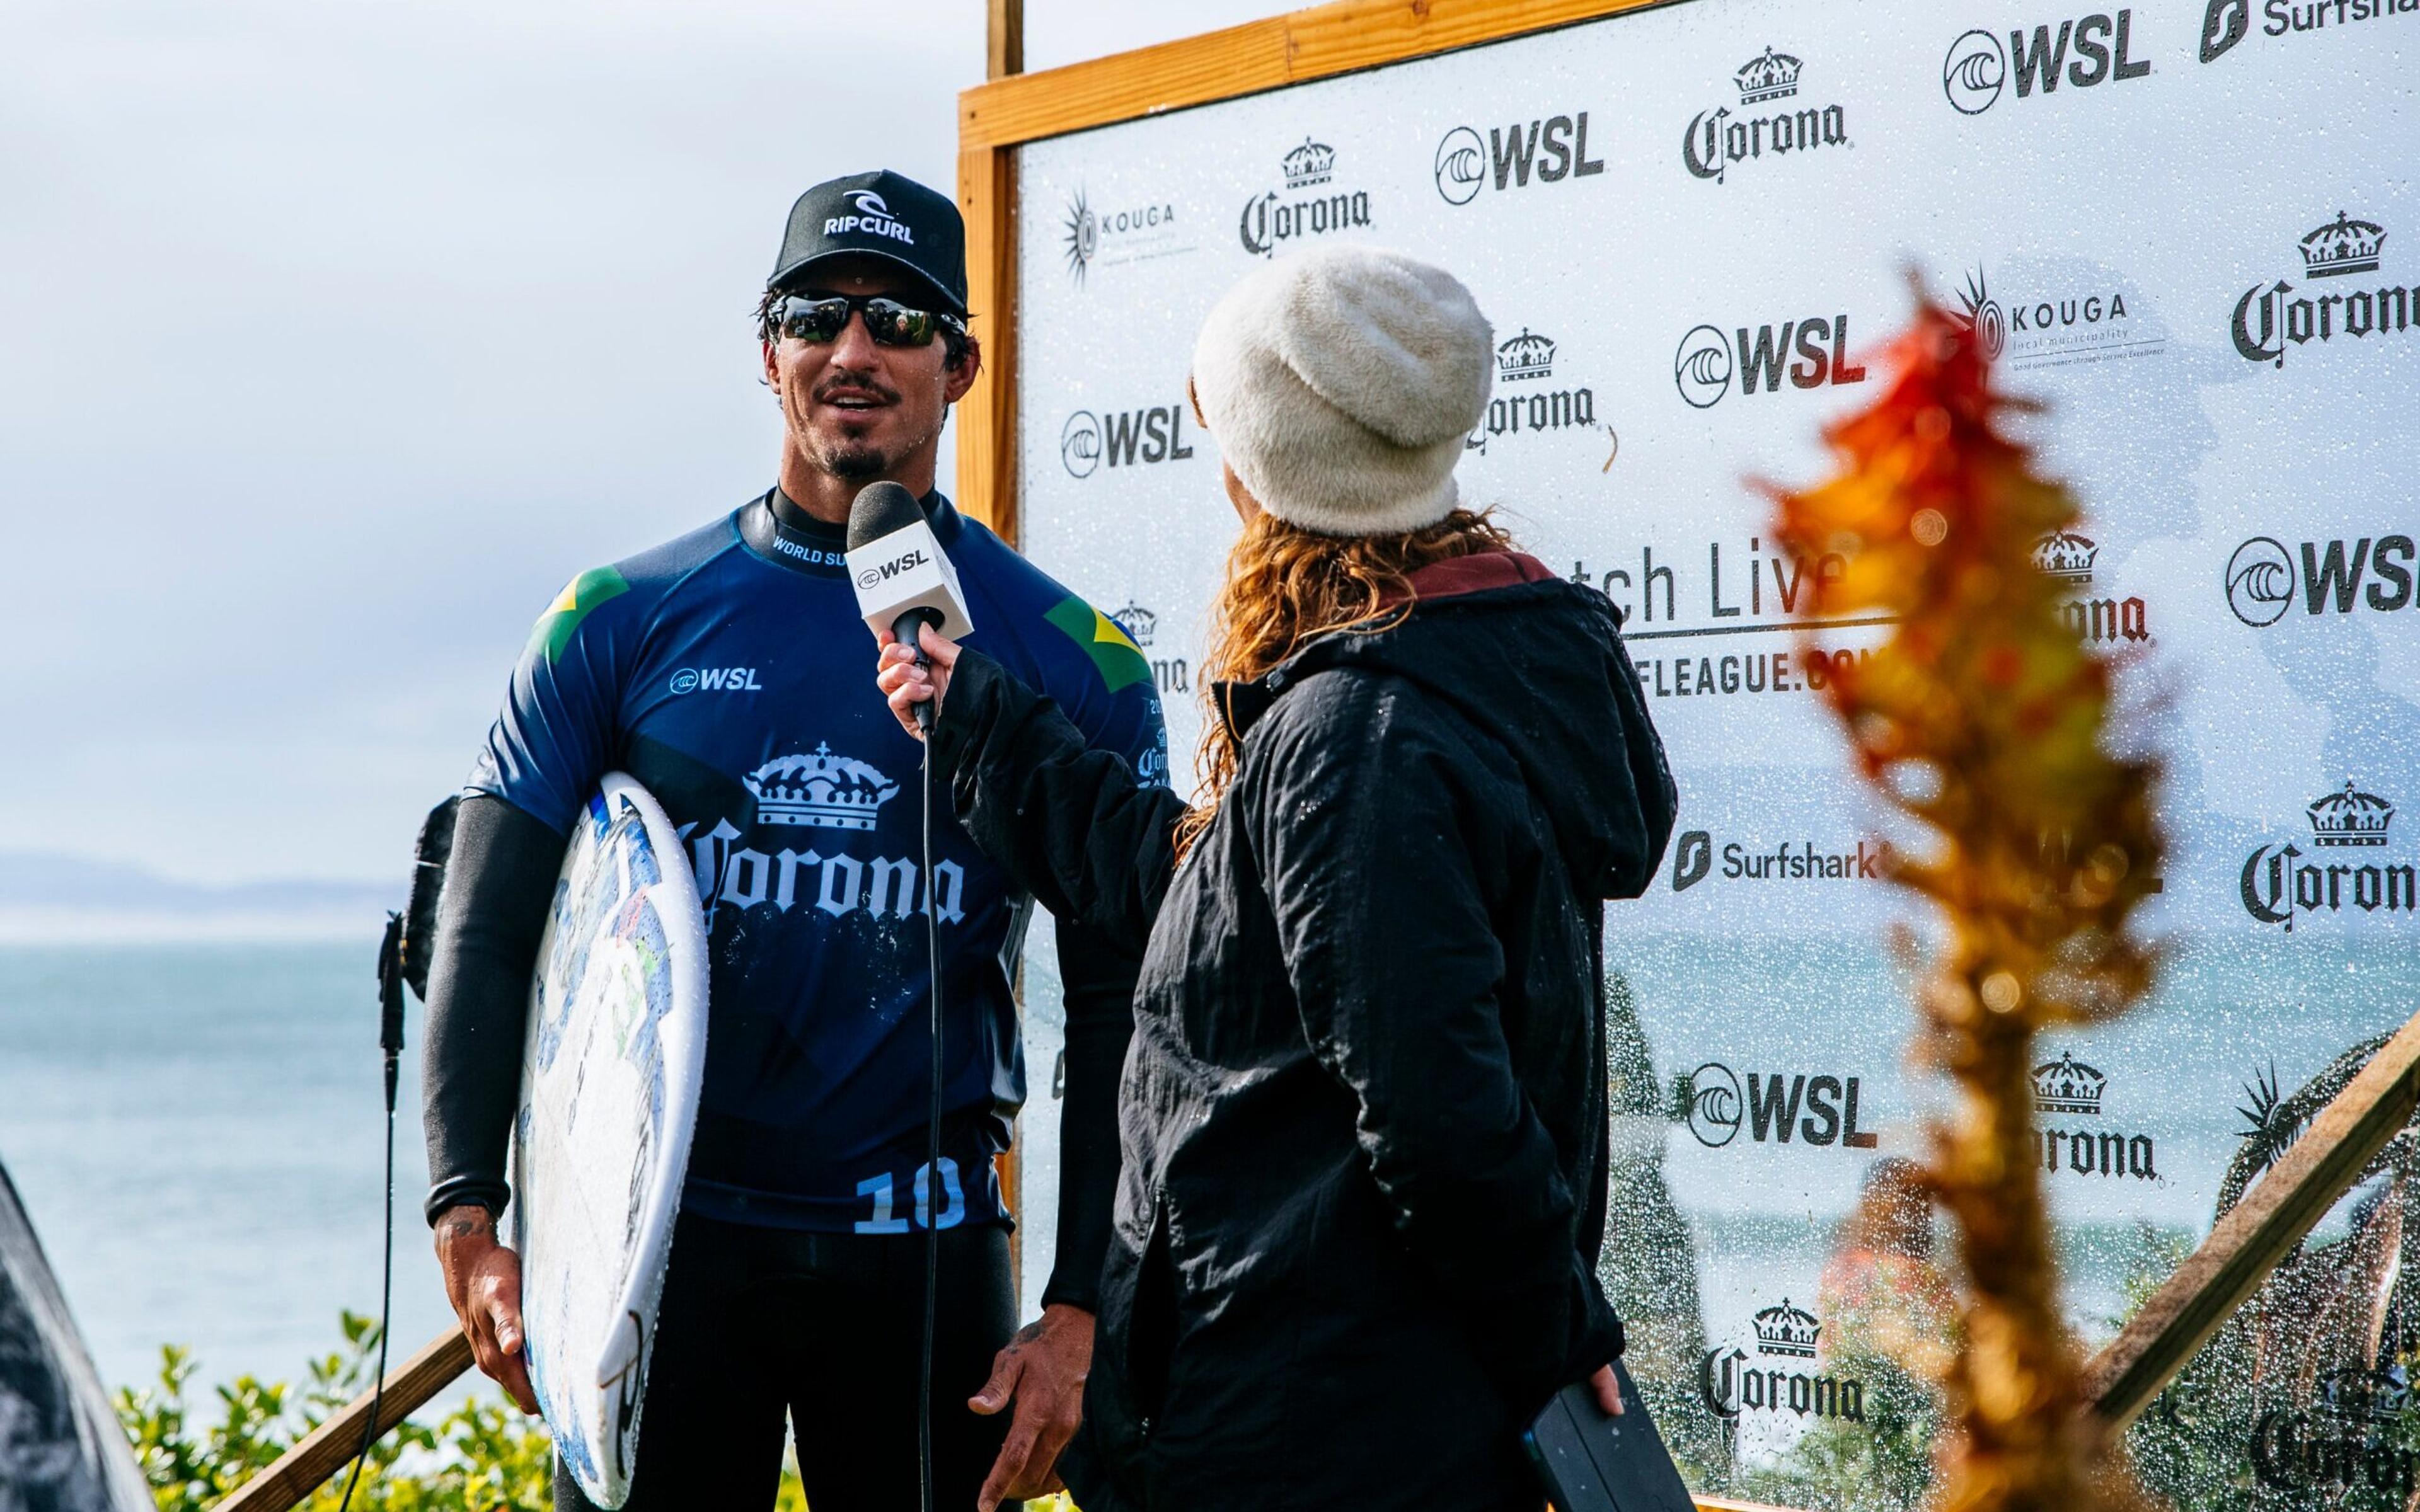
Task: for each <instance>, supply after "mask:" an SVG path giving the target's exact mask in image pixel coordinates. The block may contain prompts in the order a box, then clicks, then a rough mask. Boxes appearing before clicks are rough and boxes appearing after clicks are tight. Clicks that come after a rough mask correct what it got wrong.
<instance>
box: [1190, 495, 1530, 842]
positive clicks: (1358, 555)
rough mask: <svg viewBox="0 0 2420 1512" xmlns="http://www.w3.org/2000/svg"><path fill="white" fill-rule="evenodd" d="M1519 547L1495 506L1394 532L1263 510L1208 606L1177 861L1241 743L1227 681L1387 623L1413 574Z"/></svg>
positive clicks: (1223, 786) (1203, 825)
mask: <svg viewBox="0 0 2420 1512" xmlns="http://www.w3.org/2000/svg"><path fill="white" fill-rule="evenodd" d="M1512 548H1513V542H1512V534H1511V532H1508V531H1506V530H1505V529H1504V528H1503V527H1502V526H1500V525H1498V524H1497V523H1496V520H1495V517H1494V514H1493V512H1492V511H1473V510H1468V509H1457V510H1455V511H1454V512H1453V513H1451V514H1450V515H1448V516H1447V517H1445V518H1443V519H1441V520H1439V521H1437V522H1436V523H1435V524H1434V525H1431V526H1428V527H1426V528H1424V529H1421V530H1417V531H1409V532H1404V533H1402V534H1395V535H1322V534H1320V533H1319V532H1316V531H1307V530H1304V529H1303V528H1302V527H1301V526H1298V525H1289V524H1287V523H1286V522H1285V521H1283V520H1281V519H1280V518H1278V517H1276V516H1274V515H1271V514H1269V513H1267V512H1266V511H1265V510H1264V511H1263V512H1261V513H1259V514H1256V515H1254V516H1253V517H1251V519H1250V520H1249V521H1248V522H1247V523H1246V524H1245V526H1244V532H1243V534H1242V535H1240V536H1238V537H1237V538H1236V541H1235V545H1234V548H1233V550H1231V551H1229V552H1228V553H1227V577H1226V580H1225V581H1224V582H1223V583H1221V584H1220V586H1219V589H1218V598H1217V599H1216V600H1215V601H1214V602H1213V603H1212V604H1211V606H1210V624H1211V631H1210V653H1209V656H1208V657H1207V658H1206V660H1205V661H1204V663H1203V666H1202V705H1203V710H1202V712H1203V715H1204V718H1203V720H1202V754H1201V759H1200V764H1201V774H1200V775H1201V782H1200V786H1199V787H1197V788H1196V789H1195V792H1194V800H1193V807H1192V809H1190V810H1187V813H1186V815H1185V817H1184V818H1183V819H1181V820H1179V821H1178V822H1177V825H1176V855H1177V858H1178V859H1179V860H1180V861H1181V860H1183V859H1184V857H1185V856H1186V854H1187V852H1189V851H1190V850H1192V848H1193V842H1194V841H1197V840H1199V839H1201V838H1202V831H1204V830H1206V829H1208V828H1209V827H1210V821H1211V820H1212V819H1214V818H1216V817H1218V804H1219V801H1220V800H1221V799H1223V798H1224V797H1225V796H1226V795H1227V789H1228V787H1229V786H1230V785H1231V784H1232V783H1233V781H1234V780H1235V767H1236V764H1237V763H1238V762H1239V761H1241V760H1242V757H1243V747H1242V744H1241V743H1240V742H1239V741H1238V740H1237V739H1236V738H1235V735H1234V732H1233V729H1232V728H1231V727H1230V726H1229V724H1228V721H1227V719H1226V717H1225V716H1226V712H1227V711H1226V710H1224V709H1222V708H1220V707H1219V706H1218V689H1219V687H1220V686H1221V685H1222V684H1227V683H1248V682H1250V681H1252V680H1254V679H1255V678H1259V677H1262V676H1264V675H1266V674H1267V673H1268V672H1270V671H1273V670H1275V669H1276V668H1277V667H1278V666H1279V665H1280V664H1281V663H1282V662H1284V661H1285V659H1286V658H1287V657H1289V656H1293V655H1294V654H1295V652H1297V651H1299V650H1301V649H1302V648H1303V646H1305V645H1306V644H1308V643H1309V642H1310V641H1311V640H1315V639H1316V638H1318V637H1320V636H1323V635H1327V634H1330V633H1332V632H1334V631H1338V630H1361V631H1371V630H1384V629H1388V628H1390V627H1392V626H1393V625H1399V624H1401V623H1402V622H1403V620H1404V617H1405V616H1406V615H1408V614H1410V613H1411V611H1412V606H1413V603H1414V594H1413V593H1412V585H1411V581H1410V579H1411V576H1412V574H1413V573H1415V572H1418V571H1419V569H1420V568H1422V567H1425V566H1429V565H1431V564H1432V563H1439V562H1450V561H1452V560H1453V559H1454V558H1456V557H1466V556H1475V555H1478V554H1479V553H1481V552H1485V551H1509V550H1512Z"/></svg>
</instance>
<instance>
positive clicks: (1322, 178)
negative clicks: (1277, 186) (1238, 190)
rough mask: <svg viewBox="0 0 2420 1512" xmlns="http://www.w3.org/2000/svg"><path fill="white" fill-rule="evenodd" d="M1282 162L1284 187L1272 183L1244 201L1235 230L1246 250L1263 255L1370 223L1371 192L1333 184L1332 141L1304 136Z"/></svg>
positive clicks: (1334, 151)
mask: <svg viewBox="0 0 2420 1512" xmlns="http://www.w3.org/2000/svg"><path fill="white" fill-rule="evenodd" d="M1280 167H1281V168H1282V169H1283V170H1284V173H1285V188H1284V189H1283V191H1282V192H1280V191H1279V190H1274V189H1272V190H1270V191H1268V192H1267V193H1264V194H1261V195H1259V196H1258V197H1256V198H1253V199H1248V200H1246V201H1245V202H1244V214H1243V217H1242V219H1241V220H1239V221H1238V222H1237V223H1236V234H1237V235H1238V236H1240V237H1241V238H1242V239H1243V242H1244V250H1245V251H1246V252H1249V253H1250V254H1251V255H1254V256H1256V257H1267V256H1271V255H1275V254H1276V252H1277V250H1278V248H1280V247H1281V246H1283V245H1285V243H1287V242H1289V241H1293V240H1295V239H1298V238H1301V237H1324V236H1331V235H1334V234H1335V233H1337V232H1339V231H1366V230H1368V229H1369V228H1370V192H1369V191H1368V190H1366V189H1357V190H1354V191H1353V192H1351V193H1345V192H1343V191H1342V190H1340V189H1337V188H1336V187H1335V182H1336V149H1335V148H1334V147H1329V146H1327V145H1326V143H1323V142H1314V141H1312V140H1311V138H1309V137H1304V138H1303V141H1302V146H1300V147H1296V148H1295V149H1294V150H1293V151H1292V152H1289V153H1287V154H1286V155H1285V159H1284V161H1283V162H1281V163H1280Z"/></svg>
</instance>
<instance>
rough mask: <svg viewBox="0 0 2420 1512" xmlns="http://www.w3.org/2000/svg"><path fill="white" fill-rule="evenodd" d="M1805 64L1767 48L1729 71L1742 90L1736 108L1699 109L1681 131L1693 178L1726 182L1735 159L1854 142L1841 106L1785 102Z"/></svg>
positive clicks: (1758, 158) (1685, 162) (1683, 159)
mask: <svg viewBox="0 0 2420 1512" xmlns="http://www.w3.org/2000/svg"><path fill="white" fill-rule="evenodd" d="M1804 67H1805V65H1803V64H1801V63H1800V62H1799V60H1798V59H1796V58H1794V57H1792V56H1791V55H1790V54H1787V53H1776V52H1775V51H1774V50H1773V49H1772V48H1770V47H1768V48H1766V49H1765V50H1764V52H1763V54H1761V56H1758V57H1752V58H1750V59H1748V60H1747V61H1746V62H1745V63H1744V64H1742V65H1740V66H1739V67H1738V68H1737V69H1733V70H1732V72H1731V83H1732V85H1734V86H1735V87H1736V88H1737V89H1738V90H1739V103H1738V108H1737V110H1736V111H1734V109H1733V108H1732V107H1731V106H1730V104H1722V105H1717V106H1715V107H1714V109H1712V110H1701V111H1699V112H1698V114H1697V115H1696V116H1692V117H1690V120H1689V124H1688V127H1687V129H1686V130H1684V131H1682V133H1681V162H1682V165H1683V167H1685V168H1687V169H1688V170H1689V174H1690V177H1695V178H1703V179H1708V180H1711V181H1713V182H1714V183H1717V184H1719V183H1723V182H1725V181H1726V176H1727V175H1728V174H1729V173H1730V169H1731V166H1732V164H1734V163H1742V162H1761V161H1762V160H1763V158H1764V157H1765V156H1766V154H1768V153H1770V154H1771V155H1772V156H1774V157H1776V158H1785V157H1788V156H1789V155H1790V154H1791V153H1792V152H1797V153H1802V154H1803V153H1807V152H1812V151H1814V150H1815V149H1817V148H1818V147H1850V146H1854V144H1853V143H1851V142H1850V140H1849V117H1848V113H1847V112H1846V111H1845V110H1843V109H1842V108H1841V107H1840V106H1838V105H1783V106H1782V107H1781V108H1780V109H1778V110H1767V109H1765V108H1764V107H1766V106H1770V105H1774V104H1776V103H1778V102H1780V101H1783V100H1793V99H1795V98H1796V96H1797V94H1798V77H1799V73H1800V70H1801V69H1803V68H1804Z"/></svg>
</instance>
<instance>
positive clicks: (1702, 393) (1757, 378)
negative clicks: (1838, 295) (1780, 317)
mask: <svg viewBox="0 0 2420 1512" xmlns="http://www.w3.org/2000/svg"><path fill="white" fill-rule="evenodd" d="M1733 333H1736V337H1737V358H1736V360H1734V358H1733ZM1793 339H1794V341H1795V344H1796V345H1795V357H1794V358H1793V356H1792V342H1793ZM1785 370H1787V372H1788V375H1789V378H1790V386H1791V387H1792V388H1794V389H1820V388H1823V386H1824V385H1825V384H1832V385H1836V386H1837V385H1838V384H1843V383H1863V382H1864V381H1865V380H1866V370H1865V368H1863V367H1862V366H1859V365H1858V364H1856V363H1852V362H1851V361H1850V360H1849V317H1848V316H1845V315H1836V316H1820V315H1810V316H1800V317H1798V318H1797V319H1795V320H1784V321H1781V322H1780V323H1778V324H1776V323H1774V322H1772V321H1767V322H1766V323H1764V324H1763V325H1761V326H1755V327H1749V326H1731V327H1721V326H1711V325H1706V326H1694V327H1692V328H1690V330H1689V332H1688V333H1687V334H1685V335H1683V337H1682V338H1681V346H1680V349H1679V350H1677V351H1675V352H1674V353H1673V354H1672V385H1673V387H1675V388H1676V389H1678V390H1680V392H1681V397H1682V398H1683V399H1685V400H1687V401H1688V403H1689V406H1690V408H1691V409H1713V408H1714V406H1715V405H1717V404H1719V403H1721V402H1722V399H1723V396H1724V395H1725V394H1727V393H1730V392H1731V383H1732V379H1733V378H1737V379H1738V382H1739V392H1740V393H1741V394H1742V395H1743V396H1745V395H1747V394H1753V393H1780V392H1781V379H1782V376H1783V373H1784V371H1785Z"/></svg>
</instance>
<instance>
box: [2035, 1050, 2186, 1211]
mask: <svg viewBox="0 0 2420 1512" xmlns="http://www.w3.org/2000/svg"><path fill="white" fill-rule="evenodd" d="M2033 1083H2034V1111H2035V1112H2036V1113H2038V1114H2040V1116H2041V1127H2040V1128H2038V1129H2036V1130H2034V1132H2033V1134H2034V1157H2035V1158H2036V1159H2037V1160H2039V1161H2040V1162H2041V1164H2042V1169H2043V1171H2044V1172H2046V1173H2050V1174H2054V1175H2055V1174H2061V1173H2063V1174H2065V1175H2068V1176H2072V1177H2084V1176H2095V1177H2111V1176H2130V1177H2133V1179H2134V1180H2139V1181H2156V1180H2159V1179H2160V1170H2159V1149H2158V1145H2157V1143H2156V1142H2155V1141H2154V1140H2153V1139H2152V1137H2151V1136H2150V1135H2149V1134H2139V1133H2135V1132H2133V1131H2130V1130H2124V1129H2113V1128H2107V1127H2104V1126H2102V1124H2101V1123H2100V1119H2101V1117H2102V1111H2101V1109H2102V1102H2103V1100H2104V1099H2106V1097H2107V1096H2108V1092H2109V1078H2108V1076H2107V1075H2106V1074H2104V1073H2103V1072H2101V1071H2100V1070H2099V1069H2098V1068H2096V1067H2092V1066H2087V1065H2086V1064H2085V1063H2084V1062H2083V1061H2081V1060H2078V1059H2076V1058H2075V1057H2074V1056H2072V1055H2062V1056H2060V1057H2058V1058H2057V1059H2056V1060H2051V1061H2045V1062H2043V1063H2042V1064H2041V1065H2039V1066H2036V1067H2035V1068H2034V1074H2033ZM2054 1119H2093V1120H2094V1121H2093V1122H2092V1123H2090V1124H2086V1125H2083V1126H2081V1127H2077V1126H2064V1127H2063V1126H2061V1125H2060V1124H2059V1123H2055V1122H2054V1121H2052V1120H2054Z"/></svg>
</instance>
